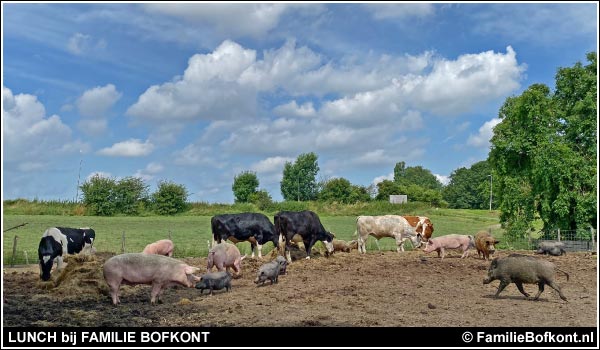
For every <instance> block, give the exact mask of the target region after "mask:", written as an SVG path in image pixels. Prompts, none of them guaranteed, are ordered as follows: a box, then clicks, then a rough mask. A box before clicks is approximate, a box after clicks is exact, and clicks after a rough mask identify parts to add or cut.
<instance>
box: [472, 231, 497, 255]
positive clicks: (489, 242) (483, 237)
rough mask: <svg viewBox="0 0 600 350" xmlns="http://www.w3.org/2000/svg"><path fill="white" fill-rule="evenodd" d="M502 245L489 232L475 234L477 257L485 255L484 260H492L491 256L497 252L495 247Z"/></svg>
mask: <svg viewBox="0 0 600 350" xmlns="http://www.w3.org/2000/svg"><path fill="white" fill-rule="evenodd" d="M498 243H500V242H499V241H498V240H497V239H496V238H494V236H492V234H491V233H489V232H487V231H479V232H477V233H476V234H475V248H476V249H477V256H478V257H481V256H482V255H483V260H490V255H492V254H494V252H495V251H496V247H495V245H496V244H498Z"/></svg>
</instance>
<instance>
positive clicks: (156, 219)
mask: <svg viewBox="0 0 600 350" xmlns="http://www.w3.org/2000/svg"><path fill="white" fill-rule="evenodd" d="M406 214H410V213H406ZM421 215H427V216H428V217H429V218H430V219H431V221H432V222H433V225H434V228H435V231H434V237H435V236H441V235H446V234H450V233H458V234H475V233H476V232H477V231H478V230H483V229H488V227H494V229H493V231H492V232H493V233H494V234H496V235H499V236H501V232H500V231H499V230H500V229H499V228H496V227H497V226H498V225H497V224H498V216H497V213H496V212H492V213H490V212H488V211H487V210H452V209H428V210H424V211H423V212H422V213H421ZM268 216H269V218H270V219H271V220H272V216H270V215H268ZM320 217H321V221H322V223H323V225H324V226H325V228H326V229H327V230H330V231H332V232H334V233H335V234H336V237H337V238H339V239H344V240H352V239H356V236H354V231H355V229H356V216H322V215H321V216H320ZM210 218H211V216H175V217H164V216H147V217H98V216H62V215H6V214H5V215H4V218H3V224H4V226H3V227H4V229H7V228H10V227H13V226H16V225H19V224H21V223H24V222H27V223H28V224H27V225H25V226H24V227H20V228H18V229H15V230H11V231H8V232H6V233H4V234H3V250H2V251H3V261H4V263H8V262H10V258H11V256H12V246H13V239H14V237H15V235H16V236H18V243H17V255H16V256H17V261H16V263H24V262H25V260H24V253H23V251H27V255H28V258H29V262H30V263H35V262H36V259H37V247H38V244H39V241H40V237H41V236H42V233H43V232H44V231H45V230H46V229H47V228H48V227H51V226H67V227H85V226H89V227H92V228H94V230H95V231H96V243H95V246H96V249H97V250H98V251H110V252H115V253H120V252H121V241H122V239H121V237H122V234H123V232H125V251H126V252H139V251H142V250H143V248H144V247H145V246H146V244H148V243H151V242H154V241H156V240H159V239H163V238H168V236H169V231H170V232H171V237H172V240H173V242H174V244H175V257H188V256H205V255H206V254H207V251H208V245H207V240H210V239H212V238H211V233H210ZM317 245H320V243H318V244H317ZM380 245H381V247H382V249H387V250H393V249H395V243H394V240H393V239H391V238H384V239H382V240H381V241H380ZM238 247H239V248H240V251H241V252H242V254H246V253H247V254H249V253H250V244H249V243H239V244H238ZM407 247H410V244H407ZM270 249H272V244H270V243H269V244H267V245H266V247H264V248H263V252H267V251H269V250H270ZM367 249H371V250H373V249H377V247H376V245H375V240H374V238H369V241H368V245H367Z"/></svg>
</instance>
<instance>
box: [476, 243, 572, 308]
mask: <svg viewBox="0 0 600 350" xmlns="http://www.w3.org/2000/svg"><path fill="white" fill-rule="evenodd" d="M555 269H556V270H558V271H560V272H562V273H564V274H565V275H566V276H567V281H568V280H569V274H568V273H566V272H564V271H562V270H560V269H558V268H556V266H555V265H554V264H553V263H551V262H550V261H546V260H541V259H537V258H534V257H532V256H527V255H521V254H511V255H509V256H507V257H505V258H495V259H494V260H492V262H491V264H490V267H489V269H488V277H487V278H485V279H484V280H483V284H488V283H490V282H492V281H494V280H500V286H498V290H497V291H496V294H495V295H494V296H495V297H496V298H497V297H498V295H499V294H500V292H502V290H504V288H506V286H508V285H509V284H510V283H511V282H514V284H516V285H517V288H518V289H519V292H521V294H523V295H524V296H525V297H526V298H529V294H528V293H526V292H525V290H524V289H523V283H537V285H538V288H539V290H538V293H537V294H536V296H535V298H534V300H537V299H538V298H539V297H540V294H542V292H543V291H544V285H545V284H547V285H549V286H550V287H552V288H554V290H556V291H557V292H558V295H559V296H560V298H561V299H562V300H564V301H567V298H566V297H565V296H564V295H563V293H562V292H561V290H560V288H559V287H558V285H557V284H556V283H555V282H554V275H555Z"/></svg>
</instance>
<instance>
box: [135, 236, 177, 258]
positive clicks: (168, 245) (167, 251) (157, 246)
mask: <svg viewBox="0 0 600 350" xmlns="http://www.w3.org/2000/svg"><path fill="white" fill-rule="evenodd" d="M173 248H174V246H173V242H172V241H171V240H169V239H161V240H160V241H156V242H154V243H150V244H148V245H147V246H146V248H144V250H143V251H142V253H145V254H158V255H165V256H169V257H170V256H173Z"/></svg>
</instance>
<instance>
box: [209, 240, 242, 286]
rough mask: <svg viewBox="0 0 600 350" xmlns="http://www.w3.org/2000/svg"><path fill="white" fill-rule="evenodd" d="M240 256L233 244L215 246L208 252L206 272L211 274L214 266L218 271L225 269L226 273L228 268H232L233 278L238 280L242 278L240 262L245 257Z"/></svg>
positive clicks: (222, 243) (224, 243)
mask: <svg viewBox="0 0 600 350" xmlns="http://www.w3.org/2000/svg"><path fill="white" fill-rule="evenodd" d="M240 255H241V254H240V250H239V249H238V248H237V247H236V246H235V245H233V244H230V243H227V242H221V243H219V244H216V245H215V246H214V247H212V249H211V250H210V251H209V252H208V261H207V264H206V272H211V270H212V268H213V266H216V267H217V270H219V271H223V270H224V269H227V272H229V268H233V270H234V271H235V273H236V275H235V277H236V278H239V277H241V276H242V260H244V258H245V257H246V256H245V255H244V256H243V257H241V256H240Z"/></svg>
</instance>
